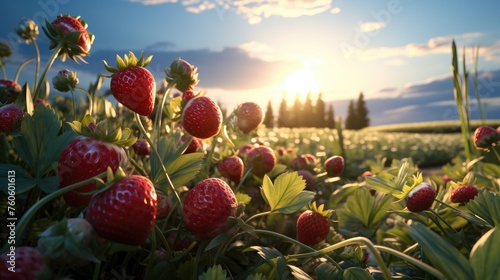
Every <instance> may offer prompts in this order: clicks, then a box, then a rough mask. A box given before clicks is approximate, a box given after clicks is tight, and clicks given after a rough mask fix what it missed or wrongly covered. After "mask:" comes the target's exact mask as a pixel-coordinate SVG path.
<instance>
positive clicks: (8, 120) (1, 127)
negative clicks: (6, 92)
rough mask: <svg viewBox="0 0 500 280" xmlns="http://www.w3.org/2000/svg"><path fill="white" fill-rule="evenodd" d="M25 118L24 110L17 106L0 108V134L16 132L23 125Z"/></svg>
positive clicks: (8, 105)
mask: <svg viewBox="0 0 500 280" xmlns="http://www.w3.org/2000/svg"><path fill="white" fill-rule="evenodd" d="M23 118H24V112H23V109H21V107H19V106H17V105H15V104H7V105H5V106H2V107H0V133H1V132H12V131H14V130H16V129H17V128H18V127H19V125H21V121H22V120H23Z"/></svg>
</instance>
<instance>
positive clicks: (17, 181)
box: [0, 164, 36, 195]
mask: <svg viewBox="0 0 500 280" xmlns="http://www.w3.org/2000/svg"><path fill="white" fill-rule="evenodd" d="M13 179H14V181H12V180H13ZM35 185H36V180H35V179H34V178H33V177H32V176H31V175H30V174H29V173H28V171H26V170H24V169H23V168H22V167H21V166H19V165H14V164H0V190H2V192H3V193H4V194H6V195H11V194H9V186H15V192H16V195H18V194H21V193H23V192H25V191H28V190H30V189H31V188H33V187H34V186H35ZM10 189H12V187H11V188H10Z"/></svg>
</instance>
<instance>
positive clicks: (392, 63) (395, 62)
mask: <svg viewBox="0 0 500 280" xmlns="http://www.w3.org/2000/svg"><path fill="white" fill-rule="evenodd" d="M405 64H406V61H404V60H403V59H401V58H395V59H391V60H388V61H386V62H385V65H390V66H401V65H405Z"/></svg>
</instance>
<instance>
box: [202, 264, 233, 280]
mask: <svg viewBox="0 0 500 280" xmlns="http://www.w3.org/2000/svg"><path fill="white" fill-rule="evenodd" d="M215 279H217V280H223V279H229V278H228V277H227V271H225V270H224V269H223V268H222V266H221V265H214V266H212V267H209V268H208V270H207V271H205V272H204V273H202V274H201V275H200V276H199V277H198V280H215Z"/></svg>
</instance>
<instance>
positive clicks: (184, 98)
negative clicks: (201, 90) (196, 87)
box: [182, 89, 196, 104]
mask: <svg viewBox="0 0 500 280" xmlns="http://www.w3.org/2000/svg"><path fill="white" fill-rule="evenodd" d="M195 97H196V95H195V94H194V92H193V91H192V90H190V89H188V90H186V91H185V92H183V93H182V101H183V102H184V104H187V103H188V102H189V100H191V99H193V98H195Z"/></svg>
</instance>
